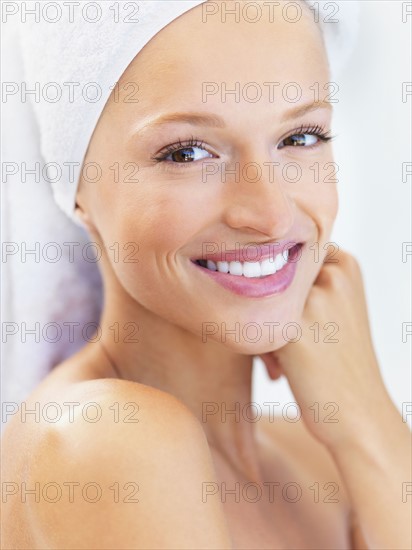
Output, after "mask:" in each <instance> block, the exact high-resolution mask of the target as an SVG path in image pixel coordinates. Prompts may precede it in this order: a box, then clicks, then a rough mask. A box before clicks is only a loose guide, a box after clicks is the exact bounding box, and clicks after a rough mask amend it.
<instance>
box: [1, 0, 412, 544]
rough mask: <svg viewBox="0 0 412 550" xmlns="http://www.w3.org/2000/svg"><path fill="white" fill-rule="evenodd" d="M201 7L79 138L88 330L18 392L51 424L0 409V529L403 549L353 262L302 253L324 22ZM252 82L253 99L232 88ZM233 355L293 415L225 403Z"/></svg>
mask: <svg viewBox="0 0 412 550" xmlns="http://www.w3.org/2000/svg"><path fill="white" fill-rule="evenodd" d="M201 9H202V6H197V7H195V8H193V9H191V10H189V11H187V12H186V13H184V14H183V15H182V16H181V17H179V18H178V19H176V20H174V21H173V22H172V23H171V24H169V25H168V26H167V27H165V28H164V29H162V30H161V31H160V32H159V33H158V34H156V36H154V37H153V38H152V40H150V42H148V43H147V45H146V46H145V47H144V49H143V50H142V51H141V52H139V55H137V56H136V57H135V59H134V60H133V62H132V63H131V64H130V65H129V66H128V68H127V70H126V71H125V72H124V73H123V75H122V78H121V80H120V82H119V86H118V87H117V88H116V90H114V91H113V94H112V96H111V100H110V101H109V102H108V103H107V105H106V106H105V108H104V110H103V112H102V115H101V117H100V119H99V121H98V124H97V126H96V128H95V131H94V133H93V136H92V139H91V141H90V143H89V147H88V150H87V154H86V158H85V159H84V162H85V164H87V163H97V164H98V166H100V167H101V169H102V177H101V178H100V179H99V181H98V182H97V183H96V182H95V183H92V182H90V181H87V180H86V178H85V177H83V178H82V179H81V181H80V184H79V187H78V190H77V195H76V216H78V217H79V219H80V220H81V221H82V223H83V224H84V226H85V227H87V230H88V231H89V234H90V236H91V238H92V240H93V241H94V242H96V243H99V245H100V247H101V250H103V251H104V253H103V255H102V258H101V261H100V263H99V267H100V269H101V273H102V277H103V281H104V296H105V300H104V309H103V313H102V316H101V320H100V327H101V331H102V332H101V338H99V339H98V341H97V343H89V344H87V345H85V346H84V347H83V348H82V349H81V351H80V352H78V353H76V354H75V355H73V356H72V357H70V358H69V359H68V360H66V361H64V362H63V363H61V364H60V365H58V366H57V367H56V368H55V369H54V370H53V371H52V372H51V373H50V374H49V375H48V376H47V378H46V379H45V380H44V381H43V382H42V383H41V384H40V385H39V386H38V387H37V388H36V390H35V391H34V392H33V393H32V394H31V396H30V397H29V399H28V400H27V403H26V407H27V409H35V408H36V403H39V404H40V409H41V411H42V413H43V411H44V407H45V406H46V404H48V403H50V402H53V403H56V404H57V405H58V406H59V407H60V408H62V409H64V410H65V414H64V415H63V417H62V418H61V419H60V420H59V421H58V422H55V423H53V422H47V421H45V420H44V415H43V414H41V415H40V421H39V422H30V421H26V422H22V421H21V419H20V418H19V417H18V416H15V417H14V418H13V419H12V421H11V422H10V424H9V426H8V427H7V429H6V432H5V435H4V439H3V451H4V459H3V460H4V466H3V479H4V480H7V481H8V482H10V481H12V480H18V481H19V483H18V487H17V488H16V486H15V485H10V487H9V488H8V491H9V497H8V498H7V502H6V503H5V504H4V505H3V506H4V508H3V510H4V511H3V543H4V544H5V547H7V548H53V549H54V548H66V549H67V548H73V549H80V548H122V549H124V548H153V549H155V548H156V549H158V548H165V549H166V548H171V549H172V548H173V549H177V548H179V549H180V548H216V549H217V548H219V549H221V548H228V549H229V548H236V549H237V548H259V549H262V548H279V549H280V548H291V549H292V548H293V549H296V548H302V549H303V548H307V549H309V548H311V549H315V548H316V549H320V548H325V549H326V548H327V549H331V548H339V549H349V548H352V549H353V548H370V549H373V548H375V549H378V548H379V549H382V548H396V549H401V548H409V547H410V546H411V538H410V528H409V523H408V518H409V515H408V504H406V503H405V502H403V499H402V487H403V484H404V483H405V482H407V481H408V479H409V476H410V472H409V465H410V458H411V457H410V445H409V431H408V429H407V427H406V425H405V424H404V423H403V422H402V419H401V417H400V415H399V413H398V412H397V410H396V408H395V406H394V405H393V403H392V401H391V400H390V397H389V395H388V393H387V391H386V388H385V386H384V384H383V381H382V377H381V375H380V372H379V367H378V364H377V360H376V356H375V353H374V350H373V345H372V342H371V336H370V331H369V323H368V316H367V309H366V304H365V296H364V290H363V285H362V278H361V274H360V270H359V267H358V264H357V262H356V260H355V259H354V258H353V257H351V256H350V255H349V254H347V253H345V252H342V251H339V252H338V253H337V254H335V255H330V256H329V257H327V256H326V252H327V247H324V245H325V244H326V243H328V241H329V239H330V234H331V230H332V226H333V222H334V219H335V216H336V213H337V190H336V185H335V184H333V183H329V182H327V183H325V182H324V181H320V182H316V180H314V177H313V169H311V167H312V166H313V164H314V163H315V162H318V163H319V165H320V166H324V165H325V164H326V163H329V162H333V156H332V147H331V142H330V138H331V136H330V133H331V117H332V109H331V106H332V105H331V103H330V102H329V101H328V100H327V97H326V95H327V94H324V96H321V97H320V98H319V100H318V101H315V102H314V101H313V89H312V88H313V86H314V84H315V83H319V89H320V90H325V89H327V84H328V83H329V82H330V80H331V78H330V69H329V66H328V60H327V54H326V50H325V44H324V41H323V38H322V34H321V32H320V29H319V27H318V25H316V24H315V23H314V21H313V13H312V12H311V10H309V9H308V7H307V6H305V8H304V10H303V12H304V16H303V17H302V18H301V19H300V20H299V21H297V22H295V23H294V24H293V25H291V24H290V22H289V21H287V20H286V19H283V18H275V20H274V21H270V20H269V18H268V17H266V18H262V19H260V20H259V21H257V22H256V23H254V24H253V25H250V24H249V23H248V22H247V21H246V20H245V19H242V18H241V19H240V20H239V21H236V20H233V19H230V18H227V19H226V20H223V19H222V18H221V17H214V18H210V19H208V20H207V23H206V24H205V22H204V21H203V20H202V19H201V18H200V17H199V13H200V10H201ZM228 37H230V40H228ZM170 44H173V48H170V46H169V45H170ZM243 44H247V47H242V45H243ZM239 50H240V51H241V55H239ZM135 82H138V83H139V94H138V102H130V101H128V100H127V99H128V98H129V97H130V89H128V86H127V85H128V84H130V83H135ZM237 82H240V90H241V92H240V94H239V96H238V97H236V95H233V94H232V95H231V94H230V93H227V94H226V95H225V92H224V91H225V89H226V91H227V90H233V88H234V83H237ZM250 82H252V83H258V84H259V85H260V90H261V92H262V95H261V97H260V99H259V100H258V101H253V102H251V101H250V99H249V98H250V96H247V95H246V94H244V93H242V90H243V87H244V85H245V84H246V83H250ZM271 82H272V83H273V82H276V83H279V85H277V84H275V85H274V86H273V87H272V88H271V87H270V86H268V85H267V84H266V85H265V84H264V83H271ZM289 83H295V84H298V87H299V90H301V92H302V93H301V97H300V98H299V100H298V101H294V102H291V100H290V96H289V95H288V94H287V92H285V86H286V87H287V85H288V84H289ZM325 86H326V88H325ZM225 87H226V88H225ZM165 90H167V94H166V93H165ZM278 90H279V92H278ZM270 91H272V92H273V95H272V96H271V95H270ZM189 114H190V117H189ZM128 163H130V164H128ZM236 163H238V165H236ZM248 163H252V165H253V166H254V168H255V169H256V168H257V169H260V172H259V175H260V177H258V178H256V177H255V173H254V172H252V173H251V172H250V171H249V172H245V171H242V167H243V166H245V165H247V164H248ZM287 163H294V166H298V167H299V169H300V170H301V172H300V179H299V181H296V179H294V178H291V177H290V176H289V175H288V174H287V173H286V172H285V171H284V170H283V168H284V167H285V166H286V165H287ZM114 166H118V167H120V177H119V178H118V180H117V181H114V180H113V167H114ZM130 166H133V167H135V168H136V170H134V171H133V177H132V178H130V170H128V171H127V173H126V171H124V172H123V171H122V170H123V169H122V167H123V168H124V167H130ZM236 166H238V167H240V171H239V174H240V175H239V176H237V175H236V170H237V169H238V168H236ZM269 168H273V170H270V169H269ZM108 212H110V215H108ZM316 246H318V249H319V251H320V257H319V258H316V257H315V256H314V247H316ZM275 258H276V259H275ZM136 260H137V261H136ZM273 260H274V261H273ZM218 262H219V263H218ZM225 262H226V263H225ZM271 269H272V270H273V271H274V270H275V269H276V270H277V271H276V272H275V273H273V271H272V272H270V270H271ZM228 270H229V272H228ZM265 270H268V271H265ZM268 273H270V274H268ZM251 323H252V324H253V325H254V326H255V327H258V329H259V331H260V332H259V338H258V339H253V338H251V337H250V333H246V332H245V331H244V330H243V328H244V327H245V326H247V325H248V324H251ZM288 323H295V326H296V324H297V325H298V326H299V327H300V328H301V332H302V336H301V338H300V339H299V340H298V341H296V342H294V343H287V342H286V341H285V339H284V332H283V330H282V329H283V328H284V327H285V325H287V324H288ZM327 323H333V326H334V328H335V334H334V335H333V338H330V333H329V332H328V334H329V336H328V334H326V333H325V332H322V331H323V329H324V327H325V325H326V324H327ZM315 324H318V325H315ZM236 326H237V327H240V330H238V331H237V332H236V331H233V328H234V327H236ZM316 326H318V327H320V328H319V330H320V337H319V338H315V336H314V335H315V329H314V327H316ZM231 330H232V332H230V331H231ZM285 344H287V345H285ZM331 344H333V345H331ZM254 355H259V356H261V357H262V359H263V360H264V362H265V364H266V367H267V370H268V373H269V375H270V376H271V378H272V379H276V378H277V377H279V376H281V375H285V376H286V378H287V380H288V382H289V384H290V387H291V389H292V391H293V394H294V395H295V397H296V400H297V402H298V404H299V406H300V409H301V412H302V420H301V421H298V422H296V423H291V422H288V421H286V420H285V419H284V418H281V417H278V418H276V419H275V421H273V418H272V417H270V416H265V417H262V418H261V419H259V420H258V421H256V422H251V421H249V420H248V419H247V417H245V416H244V415H243V414H241V415H239V414H238V413H237V412H236V411H237V410H238V409H237V406H238V404H240V408H241V409H242V410H243V407H244V406H245V405H247V404H249V403H250V401H251V373H252V369H251V367H252V360H253V356H254ZM91 403H92V405H90V404H91ZM315 404H317V408H316V407H315ZM330 406H332V409H330ZM231 411H232V412H231ZM233 411H234V413H233ZM331 411H332V413H333V414H330V412H331ZM23 484H24V486H23ZM29 489H31V490H34V492H35V499H32V500H30V497H29V496H27V490H29ZM15 490H16V493H17V492H19V493H20V491H21V494H22V495H23V492H25V494H26V496H25V497H24V498H23V496H22V497H21V498H12V496H13V492H14V491H15ZM23 490H24V491H23ZM259 490H260V491H261V492H260V493H259ZM293 490H295V491H296V495H297V496H295V494H294V493H293ZM53 491H54V492H53ZM59 491H61V492H59ZM253 491H255V493H254V492H253ZM299 491H300V493H299ZM256 495H257V497H256ZM37 497H38V498H37ZM255 497H256V498H255ZM409 512H410V507H409Z"/></svg>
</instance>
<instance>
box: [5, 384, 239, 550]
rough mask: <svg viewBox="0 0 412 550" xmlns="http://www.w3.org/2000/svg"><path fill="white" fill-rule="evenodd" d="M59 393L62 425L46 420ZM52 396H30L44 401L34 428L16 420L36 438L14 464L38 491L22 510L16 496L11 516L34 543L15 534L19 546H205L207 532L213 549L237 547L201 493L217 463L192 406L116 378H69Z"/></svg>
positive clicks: (25, 434)
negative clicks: (203, 542) (27, 541)
mask: <svg viewBox="0 0 412 550" xmlns="http://www.w3.org/2000/svg"><path fill="white" fill-rule="evenodd" d="M49 390H50V388H49ZM52 399H53V403H54V404H53V407H54V410H55V411H56V410H60V413H59V415H60V416H59V418H58V421H55V422H52V421H48V420H47V418H48V417H49V418H51V416H52V415H53V409H52V407H51V406H50V403H51V402H52ZM52 399H50V391H47V392H44V391H43V390H41V391H38V392H37V393H36V394H35V395H33V396H32V397H31V398H30V399H29V400H28V405H29V406H30V407H31V408H33V403H34V402H35V401H37V402H39V404H40V408H41V418H40V422H38V423H36V424H35V425H32V426H31V427H29V426H28V425H24V424H22V423H21V422H20V426H19V422H18V421H17V420H15V419H14V420H15V422H14V426H15V427H17V432H20V434H21V436H20V438H19V440H22V439H25V440H26V443H27V441H29V442H30V445H29V450H28V452H27V453H26V454H25V457H24V458H23V459H21V460H19V463H18V466H16V465H14V466H13V465H12V464H11V463H9V464H8V465H7V466H6V468H7V471H8V473H10V474H11V475H12V477H13V476H14V479H16V480H21V481H22V483H24V484H25V485H26V486H27V487H31V488H32V487H36V488H38V495H37V496H38V498H36V499H34V500H33V499H31V500H30V499H29V500H27V501H26V503H25V506H22V505H21V504H22V503H21V500H20V506H16V505H15V506H14V507H13V506H12V500H11V499H10V501H9V506H8V510H6V515H5V517H6V521H7V523H8V524H11V522H12V521H13V517H20V518H21V520H22V524H23V525H25V529H23V531H24V533H23V532H22V534H21V538H22V539H26V540H29V541H30V542H29V544H28V545H27V546H24V544H23V545H21V544H22V540H17V539H14V540H12V539H11V537H15V536H17V535H14V534H10V535H9V536H10V538H9V539H8V540H9V541H10V542H11V543H12V544H13V547H16V548H17V547H18V548H55V549H59V548H65V549H83V548H84V549H86V548H90V549H91V548H93V549H98V548H161V547H167V545H171V546H173V547H176V548H186V547H188V546H187V545H188V544H189V543H191V541H194V546H192V545H191V546H190V547H193V548H196V547H197V546H196V545H199V546H198V547H199V548H200V547H201V546H200V545H201V543H202V535H203V536H204V534H205V532H206V533H207V537H206V538H207V539H208V541H207V542H208V544H209V547H210V548H230V546H229V541H228V535H227V533H226V531H225V523H224V518H223V515H222V512H221V510H220V509H219V508H218V507H217V506H216V504H215V503H210V505H209V503H207V504H205V503H203V502H202V500H201V497H200V496H199V495H201V491H200V489H201V484H202V482H204V481H205V480H208V479H214V470H213V466H212V463H211V458H210V454H209V452H208V446H207V441H206V438H205V436H204V432H203V430H202V428H201V425H200V423H199V422H198V421H197V419H196V418H195V416H194V415H192V414H191V412H190V411H189V410H188V409H187V408H186V406H185V405H184V404H183V403H181V402H180V401H179V400H178V399H176V398H175V397H174V396H172V395H170V394H167V393H165V392H163V391H160V390H157V389H155V388H151V387H148V386H145V385H143V384H137V383H135V382H130V381H125V380H116V379H97V380H84V381H80V382H76V383H73V384H68V385H67V386H66V387H65V388H64V390H62V391H59V392H57V394H55V395H53V397H52ZM12 431H13V433H15V432H16V430H12ZM10 434H11V432H10ZM7 438H8V442H7V445H6V446H7V447H8V450H6V449H4V452H7V454H8V455H9V456H10V453H13V452H14V453H16V452H17V453H18V452H19V449H20V448H22V447H21V445H20V442H19V440H16V439H15V438H13V437H12V436H11V435H10V436H8V435H7ZM14 456H16V454H14ZM17 456H18V455H17ZM36 490H37V489H36ZM6 508H7V507H6ZM16 514H17V516H16ZM183 518H187V519H183ZM3 521H4V519H3ZM159 522H161V523H162V529H159V528H158V525H159ZM15 532H16V531H15ZM7 536H8V535H7V534H6V542H7Z"/></svg>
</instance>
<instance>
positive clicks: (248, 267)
mask: <svg viewBox="0 0 412 550" xmlns="http://www.w3.org/2000/svg"><path fill="white" fill-rule="evenodd" d="M243 275H244V277H260V276H261V275H262V270H261V267H260V263H259V262H245V263H244V264H243Z"/></svg>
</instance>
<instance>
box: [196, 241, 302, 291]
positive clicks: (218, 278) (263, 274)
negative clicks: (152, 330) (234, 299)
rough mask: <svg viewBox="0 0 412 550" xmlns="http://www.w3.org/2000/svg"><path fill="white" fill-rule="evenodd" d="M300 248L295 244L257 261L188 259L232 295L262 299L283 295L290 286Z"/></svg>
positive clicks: (299, 245) (300, 246)
mask: <svg viewBox="0 0 412 550" xmlns="http://www.w3.org/2000/svg"><path fill="white" fill-rule="evenodd" d="M302 247H303V244H302V243H298V244H295V245H294V246H291V247H290V248H288V249H285V250H283V252H279V253H278V254H276V255H275V254H274V253H272V254H271V255H270V257H267V258H264V259H263V258H262V259H261V261H253V262H251V261H239V260H238V259H237V260H232V261H225V260H222V259H221V260H211V259H205V258H202V259H197V260H192V264H194V265H195V266H196V267H198V268H199V269H200V270H201V271H202V272H203V273H204V274H205V275H208V276H209V277H212V278H213V279H214V281H215V282H216V283H218V284H220V285H221V286H223V287H224V288H226V289H227V290H230V291H232V292H234V293H235V294H238V295H241V296H249V297H254V298H259V297H266V296H270V295H273V294H278V293H280V292H283V291H284V290H286V289H287V288H288V287H289V286H290V284H291V283H292V281H293V278H294V275H295V272H296V268H297V261H298V259H299V258H300V255H301V249H302ZM229 259H230V258H228V260H229Z"/></svg>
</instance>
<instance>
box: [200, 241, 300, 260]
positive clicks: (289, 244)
mask: <svg viewBox="0 0 412 550" xmlns="http://www.w3.org/2000/svg"><path fill="white" fill-rule="evenodd" d="M209 244H210V245H214V244H216V245H217V244H218V243H209ZM297 244H302V243H300V242H299V241H291V240H284V241H276V242H275V243H268V244H260V245H255V244H253V245H252V244H251V245H248V246H243V247H240V246H239V247H238V248H236V249H235V250H221V251H220V252H216V253H212V254H203V255H202V257H201V258H191V260H192V262H195V261H196V260H211V261H212V262H262V261H263V260H266V259H268V258H272V259H274V258H275V257H276V256H277V255H278V254H281V253H282V252H285V251H286V250H289V249H290V248H293V247H294V246H295V245H297ZM224 246H225V243H222V244H221V248H222V249H223V248H224Z"/></svg>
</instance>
